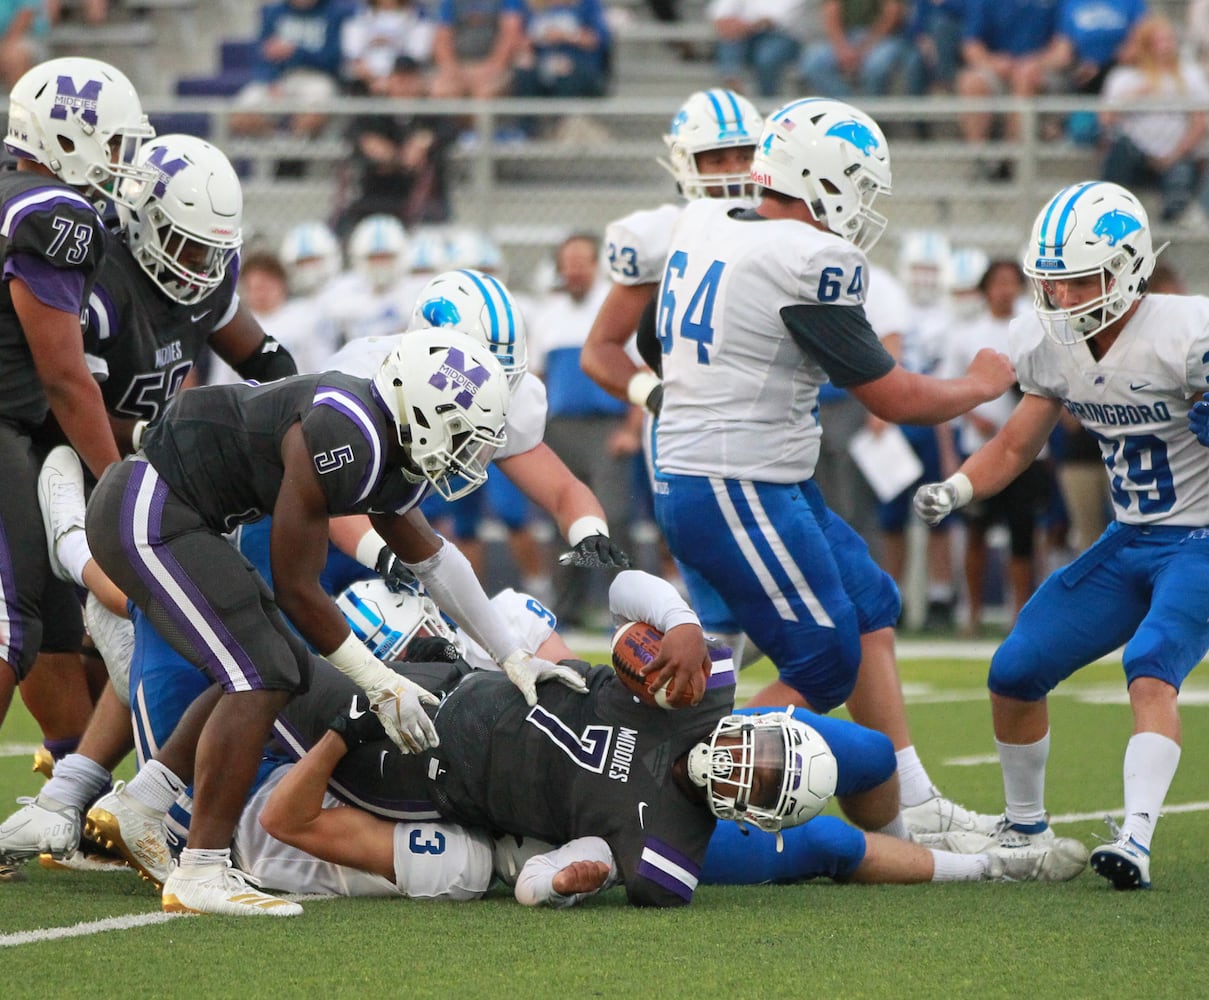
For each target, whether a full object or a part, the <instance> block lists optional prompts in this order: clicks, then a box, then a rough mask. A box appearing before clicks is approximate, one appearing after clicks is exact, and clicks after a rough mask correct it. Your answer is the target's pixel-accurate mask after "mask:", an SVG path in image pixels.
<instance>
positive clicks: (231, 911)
mask: <svg viewBox="0 0 1209 1000" xmlns="http://www.w3.org/2000/svg"><path fill="white" fill-rule="evenodd" d="M161 905H162V907H163V910H164V912H165V913H221V914H227V915H230V916H251V917H264V916H268V917H296V916H298V915H299V914H301V913H302V907H301V906H299V905H298V904H297V903H291V902H290V901H289V900H288V899H279V898H278V897H276V896H270V895H269V894H268V893H266V892H261V891H260V890H259V889H258V888H257V887H256V881H255V880H254V879H253V878H252V877H251V876H250V875H248V874H247V873H245V872H241V871H240V870H239V869H238V868H232V867H231V862H229V861H228V862H226V863H225V864H224V865H221V866H220V865H207V866H205V867H204V868H202V869H199V870H197V871H196V872H194V873H191V874H189V875H185V874H182V871H181V869H180V868H179V867H177V868H174V869H173V870H172V874H171V875H169V876H168V879H167V881H165V882H164V893H163V897H162V899H161Z"/></svg>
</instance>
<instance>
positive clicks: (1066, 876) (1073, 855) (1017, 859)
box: [982, 835, 1087, 882]
mask: <svg viewBox="0 0 1209 1000" xmlns="http://www.w3.org/2000/svg"><path fill="white" fill-rule="evenodd" d="M982 853H984V854H985V855H986V856H987V859H988V864H987V872H986V875H985V876H984V877H985V878H986V879H987V880H988V881H991V882H1069V881H1070V880H1071V879H1073V878H1074V877H1075V876H1077V875H1078V874H1079V873H1080V872H1081V871H1083V869H1084V868H1086V867H1087V848H1086V847H1084V846H1083V845H1082V844H1081V843H1079V841H1077V840H1075V839H1074V838H1073V837H1054V836H1052V835H1051V837H1050V839H1049V840H1046V841H1043V842H1040V843H1036V844H1028V845H1024V846H1021V847H1004V846H1003V845H1002V844H993V845H991V846H989V847H987V849H986V850H985V851H983V852H982Z"/></svg>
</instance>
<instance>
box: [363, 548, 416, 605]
mask: <svg viewBox="0 0 1209 1000" xmlns="http://www.w3.org/2000/svg"><path fill="white" fill-rule="evenodd" d="M374 572H375V573H377V574H378V575H379V576H380V577H382V580H383V582H384V583H385V584H386V587H387V589H388V590H389V591H390V592H391V593H392V594H398V593H401V592H402V591H404V590H416V589H417V588H418V587H419V586H420V581H419V580H417V579H416V577H415V574H414V573H412V571H411V570H409V569H408V568H407V567H406V566H405V565H404V564H403V560H402V559H400V558H399V557H398V556H397V555H395V554H394V553H393V552H392V551H391V550H390V546H389V545H383V546H382V548H381V549H380V550H379V551H378V561H377V562H376V563H375V564H374Z"/></svg>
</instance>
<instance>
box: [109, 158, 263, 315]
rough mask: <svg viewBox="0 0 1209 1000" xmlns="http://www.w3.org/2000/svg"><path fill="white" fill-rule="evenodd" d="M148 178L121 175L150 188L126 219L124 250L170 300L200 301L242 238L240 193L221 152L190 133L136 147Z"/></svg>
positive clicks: (124, 185)
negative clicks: (151, 176) (150, 177)
mask: <svg viewBox="0 0 1209 1000" xmlns="http://www.w3.org/2000/svg"><path fill="white" fill-rule="evenodd" d="M139 163H140V165H142V166H143V167H145V168H147V169H148V170H150V171H153V172H154V175H155V178H154V180H151V181H142V180H137V181H132V180H130V179H129V178H127V179H125V180H123V181H122V184H121V186H122V188H123V190H125V189H126V188H128V187H132V186H134V185H140V186H141V185H144V184H149V185H150V187H151V192H150V194H149V195H146V196H143V195H142V194H141V193H140V195H139V196H138V197H137V199H136V200H138V201H140V202H142V205H141V207H140V208H137V209H135V210H134V211H133V212H132V213H131V216H130V220H129V221H128V222H127V225H126V230H127V232H128V233H129V235H130V249H131V252H132V253H133V254H134V259H135V260H137V261H138V263H139V267H141V268H142V269H143V270H144V271H145V272H146V273H147V275H148V276H149V277H150V278H151V280H152V281H154V282H155V283H156V284H157V285H159V286H160V288H161V289H162V290H163V292H164V294H165V295H167V296H168V298H170V299H173V300H174V301H176V302H181V303H185V304H191V303H194V302H199V301H201V300H202V299H204V298H205V297H206V296H207V295H209V294H210V293H211V292H212V291H214V289H216V288H217V287H218V286H219V285H221V284H222V282H223V278H224V277H226V273H227V265H228V264H229V263H230V261H231V259H232V258H233V257H234V256H235V254H236V253H237V252H238V251H239V247H240V245H241V244H242V242H243V240H242V237H241V234H240V225H241V223H242V219H243V192H242V189H241V188H240V185H239V177H238V176H236V173H235V168H234V167H232V166H231V162H230V161H229V160H228V159H227V158H226V156H224V155H223V153H222V151H221V150H220V149H218V148H217V147H215V146H211V145H210V143H208V142H206V141H205V140H204V139H198V138H197V137H196V136H191V135H164V136H160V137H159V138H158V139H153V140H152V141H151V142H149V143H147V145H145V146H143V148H142V149H141V150H140V151H139Z"/></svg>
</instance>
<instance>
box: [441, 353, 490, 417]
mask: <svg viewBox="0 0 1209 1000" xmlns="http://www.w3.org/2000/svg"><path fill="white" fill-rule="evenodd" d="M490 375H491V372H490V371H488V370H487V369H486V368H484V367H483V366H482V365H479V364H475V365H473V366H472V365H470V364H467V362H466V355H464V354H463V353H462V352H461V351H460V350H458V348H456V347H451V348H449V352H448V353H447V354H446V356H445V360H444V361H442V362H441V367H440V368H438V369H437V370H436V371H435V372H434V373H433V375H432V377H431V378H430V379H429V380H428V384H429V385H431V386H433V387H434V388H436V389H447V388H449V387H451V386H452V387H454V388H456V389H459V390H460V391H459V392H458V394H457V395H456V396H454V398H453V401H454V402H455V403H457V404H458V406H460V407H462V409H464V410H466V409H469V408H470V404H471V403H473V402H474V397H475V396H476V395H477V394H478V391H479V389H480V388H481V387H482V385H483V383H484V382H486V381H487V379H488V377H489V376H490Z"/></svg>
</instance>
